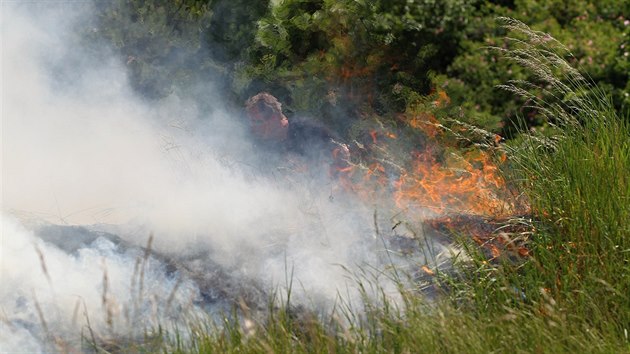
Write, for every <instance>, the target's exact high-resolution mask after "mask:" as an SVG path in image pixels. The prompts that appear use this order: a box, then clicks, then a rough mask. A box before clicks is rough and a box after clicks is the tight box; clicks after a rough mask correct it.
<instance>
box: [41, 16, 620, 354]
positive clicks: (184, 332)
mask: <svg viewBox="0 0 630 354" xmlns="http://www.w3.org/2000/svg"><path fill="white" fill-rule="evenodd" d="M504 21H505V24H506V27H507V28H508V29H510V30H512V31H515V32H516V34H517V35H518V36H519V37H518V38H519V39H518V40H516V39H514V40H511V42H512V43H515V45H516V47H515V48H514V49H512V50H511V51H508V52H506V56H507V57H508V58H512V59H515V60H517V61H518V62H521V63H522V64H524V65H525V66H526V67H532V68H534V69H535V71H536V73H538V74H539V78H538V79H539V80H540V82H541V83H542V84H543V85H544V86H545V87H547V89H548V91H549V92H550V93H553V95H555V96H553V95H552V98H551V99H552V100H553V101H537V98H536V97H530V98H531V99H532V104H533V105H534V106H535V108H537V109H538V110H539V111H540V112H543V114H545V115H546V116H547V118H548V119H549V122H550V125H553V131H555V132H556V134H555V135H554V136H551V137H549V136H546V137H544V136H535V135H532V134H527V133H526V132H523V135H522V137H521V138H520V140H516V141H514V142H511V143H510V145H509V146H507V147H506V148H505V150H506V154H507V156H508V161H509V162H508V163H509V164H510V165H509V166H510V169H505V168H498V164H497V162H496V161H494V160H492V159H491V155H488V154H485V153H481V152H478V153H470V154H468V153H463V154H459V155H451V156H456V158H452V159H448V158H447V159H438V158H436V156H437V155H436V154H434V153H433V152H432V151H430V150H428V149H425V150H424V151H422V153H415V154H411V156H406V157H405V159H402V160H400V159H399V160H394V159H391V158H389V157H391V155H392V154H391V150H390V149H385V148H383V147H382V146H381V145H380V144H381V142H379V139H389V140H385V141H390V140H391V141H393V140H396V139H400V137H399V136H398V134H395V133H393V132H385V133H384V134H383V133H382V132H381V134H379V133H378V132H376V133H374V134H371V135H370V138H371V139H372V142H373V145H374V149H375V151H377V152H380V153H381V155H377V156H380V158H377V159H373V160H372V161H370V162H369V163H361V164H359V163H357V164H354V165H352V166H351V167H350V168H349V169H348V170H345V171H342V172H344V173H345V175H344V177H345V178H346V179H345V180H343V181H342V183H345V185H346V187H347V188H349V190H351V191H353V192H356V193H357V194H359V195H361V194H364V197H365V198H370V197H373V195H372V194H370V193H389V195H390V196H391V199H390V201H391V206H392V207H397V208H400V209H404V210H406V211H407V213H408V217H413V216H414V215H420V214H421V215H422V217H423V218H427V216H428V219H427V221H426V223H425V225H428V226H432V227H433V229H436V230H437V231H443V232H444V233H446V234H448V235H450V236H451V237H453V238H454V239H455V240H454V242H455V243H457V244H458V245H459V246H460V247H461V248H462V249H463V250H464V252H463V253H462V254H461V255H453V268H452V271H449V272H445V271H443V270H441V269H439V268H438V269H431V268H428V267H427V266H426V265H423V264H418V265H417V268H418V269H417V270H418V271H419V272H422V273H423V274H424V278H423V280H426V279H428V280H426V281H427V282H428V283H429V284H430V286H431V287H432V289H435V293H436V294H438V295H439V296H437V297H435V298H433V299H429V298H428V297H427V296H424V295H425V294H426V293H423V292H422V291H421V290H420V289H419V286H417V284H418V282H417V281H418V278H417V277H415V275H414V274H413V273H412V272H407V271H406V270H398V269H395V268H392V269H390V270H389V271H388V272H387V274H384V276H387V277H389V278H390V279H394V280H395V281H396V284H397V285H398V288H397V293H396V294H395V295H396V296H395V297H396V299H398V300H397V301H393V300H392V296H391V295H392V294H391V293H388V292H387V291H386V290H384V289H383V288H382V287H381V284H379V282H378V277H375V276H372V275H373V274H372V272H371V270H370V269H363V270H364V273H363V274H360V275H359V276H354V275H350V276H351V277H353V280H354V282H355V283H356V284H357V286H358V288H359V289H361V294H362V295H363V296H362V298H361V300H362V301H361V302H360V303H350V302H347V301H346V300H342V299H341V297H340V299H339V300H338V302H337V303H336V305H335V306H334V308H333V309H331V310H329V311H328V312H326V313H317V312H315V311H311V310H308V309H305V308H300V307H297V306H295V305H294V304H293V303H292V301H291V297H290V294H291V286H292V285H290V284H292V279H291V281H287V283H288V284H287V289H286V292H284V294H286V296H285V297H284V298H280V297H279V295H278V294H271V295H270V299H269V305H268V311H267V312H266V313H265V316H264V317H262V318H257V319H254V318H252V317H249V316H248V310H247V307H246V306H240V307H239V306H236V307H235V312H234V313H233V314H225V315H224V316H223V318H222V320H223V322H221V323H216V322H213V321H211V320H209V319H201V320H199V319H197V320H193V321H191V322H189V324H188V327H186V328H180V329H179V330H178V331H173V332H170V333H165V332H163V331H162V329H161V328H159V327H158V328H156V329H154V330H147V335H146V337H147V338H150V339H151V341H150V344H147V345H146V346H145V345H144V344H143V343H134V344H133V345H107V346H105V345H103V344H99V343H94V342H96V340H94V339H92V340H91V339H90V338H87V339H86V340H87V341H88V342H90V341H92V344H93V345H94V350H95V351H97V352H99V351H106V350H107V351H121V352H129V351H130V350H134V351H135V350H137V351H158V350H159V351H164V352H177V353H188V352H198V353H212V352H353V353H354V352H398V353H406V352H419V351H420V352H430V353H432V352H444V353H462V352H466V353H488V352H508V351H509V352H524V353H529V352H554V353H556V352H601V353H612V352H628V351H630V341H629V338H628V335H629V333H628V332H629V331H630V296H629V295H628V294H630V222H629V220H630V179H629V178H630V177H629V176H630V126H629V125H628V121H629V119H628V117H627V116H626V117H620V116H619V115H618V113H617V112H616V111H615V110H614V109H613V108H612V106H611V104H610V103H609V101H608V100H607V99H606V98H605V95H603V94H601V95H595V96H585V95H582V92H583V90H582V88H583V87H584V86H583V85H586V84H587V83H588V81H587V80H586V79H583V78H582V77H581V76H579V75H578V74H577V73H576V72H575V71H574V70H572V69H568V68H567V67H565V66H564V64H563V62H562V61H561V60H560V58H561V56H560V54H558V53H560V52H561V51H562V50H564V49H563V48H562V47H561V46H556V43H555V42H554V41H553V39H551V38H550V37H549V36H548V35H546V34H541V33H537V32H534V31H532V30H530V29H529V28H527V27H526V26H524V25H522V24H520V23H518V22H515V21H512V20H504ZM564 54H567V53H564ZM534 63H535V64H536V65H533V64H534ZM563 70H564V71H563ZM554 75H560V77H559V78H557V77H556V76H554ZM519 84H520V83H512V84H511V86H507V88H508V89H510V90H511V91H513V92H516V93H525V94H526V91H523V90H522V88H521V87H520V86H518V85H519ZM440 104H447V103H446V101H444V103H440ZM410 125H411V127H412V128H417V127H418V126H419V125H417V122H416V123H413V124H410ZM414 125H416V126H414ZM428 126H431V127H432V129H433V128H440V127H438V126H437V123H436V122H433V124H429V125H428ZM440 129H441V128H440ZM431 132H432V133H431V134H427V135H428V136H429V137H430V138H433V137H435V136H437V135H438V134H439V130H431ZM442 153H444V152H443V151H442ZM438 160H439V161H438ZM500 160H501V159H499V161H500ZM392 171H393V172H392ZM392 174H393V175H394V176H396V178H393V180H394V181H395V183H391V182H390V181H392V178H391V177H392ZM508 182H509V183H508ZM508 184H513V185H515V186H518V187H519V188H520V190H522V191H523V192H524V193H525V195H526V197H527V200H528V203H527V206H526V208H525V210H526V212H525V213H524V212H523V209H522V207H523V204H519V203H520V202H513V199H511V198H512V197H513V195H512V194H510V193H509V192H510V188H507V186H508ZM366 186H367V187H370V188H365V187H366ZM372 187H374V188H372ZM453 188H455V189H453ZM414 210H422V212H420V213H419V214H414ZM426 210H428V212H426ZM422 213H424V214H422ZM375 219H376V218H375ZM375 224H376V222H375ZM375 228H376V229H377V234H378V227H375ZM480 245H481V246H482V247H479V246H480ZM147 248H149V247H147ZM508 252H512V253H514V254H515V255H516V256H517V258H511V257H501V255H502V254H504V253H508ZM42 263H43V262H42ZM44 269H45V268H44ZM381 275H383V274H379V276H381ZM289 277H290V276H289ZM407 277H409V278H410V279H411V281H409V280H410V279H408V278H407ZM103 283H104V284H107V278H106V276H104V279H103ZM410 284H412V286H409V285H410ZM414 284H415V285H416V286H413V285H414ZM139 288H140V289H142V285H139ZM374 289H376V291H375V293H377V294H379V296H376V297H373V296H368V294H371V293H372V292H373V291H372V290H374ZM139 294H142V290H140V291H139ZM106 295H107V292H106V290H105V288H104V290H103V299H104V300H103V302H104V304H105V303H106V302H107V297H106ZM279 303H280V305H278V304H279ZM236 319H238V320H236ZM92 338H94V337H92Z"/></svg>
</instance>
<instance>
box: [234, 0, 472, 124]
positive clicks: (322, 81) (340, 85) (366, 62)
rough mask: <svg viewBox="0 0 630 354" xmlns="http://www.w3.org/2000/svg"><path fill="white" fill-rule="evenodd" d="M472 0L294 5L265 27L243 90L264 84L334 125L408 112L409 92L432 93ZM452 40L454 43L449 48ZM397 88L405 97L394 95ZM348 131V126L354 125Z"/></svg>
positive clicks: (284, 5)
mask: <svg viewBox="0 0 630 354" xmlns="http://www.w3.org/2000/svg"><path fill="white" fill-rule="evenodd" d="M472 4H473V2H472V1H469V0H449V1H438V2H436V1H429V0H426V1H417V2H414V3H413V4H411V3H408V2H407V1H401V0H395V1H392V0H389V1H384V0H383V1H349V0H348V1H325V0H312V1H303V0H287V1H282V2H280V3H279V4H277V5H276V6H274V7H273V10H272V12H271V13H270V15H269V16H266V17H263V18H262V19H261V21H260V22H259V29H258V33H257V37H256V39H257V46H258V49H257V50H256V51H255V52H256V53H257V55H258V56H257V58H256V60H255V61H254V62H253V63H252V65H250V66H247V67H244V68H242V70H243V74H242V75H241V76H240V77H242V78H249V79H250V80H251V81H254V85H253V86H254V88H252V87H251V85H249V84H250V83H249V82H243V81H241V82H240V84H239V86H238V88H240V89H243V90H248V93H251V92H253V91H256V90H259V88H260V87H261V86H262V87H268V88H271V89H272V91H273V93H274V94H276V95H277V96H279V97H280V98H281V99H282V100H283V101H285V102H287V106H288V107H289V108H291V109H294V110H299V111H309V112H311V113H312V114H314V115H315V116H317V117H320V118H321V119H322V120H324V121H326V122H328V123H330V124H332V125H333V126H336V127H339V128H344V125H346V124H347V123H343V124H342V122H339V121H338V120H340V119H344V120H347V119H352V118H357V117H361V116H363V115H364V114H365V113H366V112H372V111H375V112H378V113H386V112H392V111H399V112H400V111H404V110H405V105H406V104H407V101H406V100H407V99H408V98H407V97H405V96H401V95H400V93H401V92H403V90H394V87H404V88H408V90H406V91H405V92H410V93H412V96H413V95H414V94H413V92H419V93H424V94H426V93H428V92H429V91H430V90H431V83H430V79H429V77H430V73H431V72H432V71H440V70H442V71H443V70H444V69H445V68H446V65H447V64H448V62H449V60H450V59H449V58H452V57H454V56H455V54H456V53H457V45H456V43H457V41H458V40H459V39H460V38H461V36H462V33H463V29H465V28H466V26H467V22H468V17H469V16H470V13H471V12H472V10H473V6H472ZM444 43H452V44H453V45H448V46H445V45H443V44H444ZM394 91H397V92H398V93H392V92H394ZM346 128H347V126H346Z"/></svg>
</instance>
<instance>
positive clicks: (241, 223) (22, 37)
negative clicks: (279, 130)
mask: <svg viewBox="0 0 630 354" xmlns="http://www.w3.org/2000/svg"><path fill="white" fill-rule="evenodd" d="M72 4H74V3H62V4H61V5H60V4H54V3H48V2H42V3H34V4H29V5H18V4H12V3H6V2H3V3H2V12H3V14H2V48H3V55H2V58H3V59H2V60H3V61H2V90H3V92H2V213H3V217H2V222H3V225H2V240H1V243H0V246H1V247H2V248H1V249H0V257H1V267H0V271H1V273H0V278H1V279H0V281H1V283H2V287H1V289H0V308H1V310H2V315H1V316H2V317H3V318H2V321H1V323H2V326H3V327H2V328H3V330H2V331H1V332H2V336H1V337H0V349H1V350H3V351H4V350H12V349H15V348H19V349H20V350H33V351H41V350H42V349H44V348H43V347H42V341H43V339H44V337H45V336H46V333H44V332H45V331H44V329H43V328H42V326H43V324H42V322H43V320H45V321H46V322H47V323H48V327H49V330H50V328H55V329H57V330H59V329H64V328H65V329H66V330H65V331H66V332H72V331H73V330H74V331H75V334H76V333H79V332H80V330H77V328H84V326H85V319H86V318H90V319H91V320H92V321H93V323H92V325H93V326H94V327H95V328H96V329H102V328H105V329H107V328H109V329H110V330H111V328H110V327H111V326H112V325H111V324H108V323H107V322H108V321H107V318H106V317H107V316H106V313H105V312H106V311H105V310H106V309H104V307H106V306H105V305H103V300H102V298H103V287H104V286H105V285H104V284H105V283H107V284H108V292H107V293H108V295H107V296H109V297H110V298H109V299H110V300H111V301H112V302H115V303H116V304H118V305H117V307H116V306H115V309H116V311H113V312H116V314H117V315H118V316H119V317H120V318H123V317H124V316H123V315H122V313H123V312H124V311H125V309H129V308H130V306H131V305H129V303H133V291H134V289H132V287H131V285H130V284H131V279H132V278H133V277H134V274H135V273H137V265H136V263H137V260H138V259H139V258H142V256H141V255H139V254H138V251H136V252H135V253H134V252H133V251H128V250H126V249H123V248H122V247H121V246H119V245H115V244H112V243H111V241H108V240H107V239H106V238H103V239H100V241H99V240H96V241H93V242H91V243H89V244H86V245H83V246H82V247H80V248H78V250H75V252H74V253H69V252H67V251H64V250H63V247H61V246H60V245H58V244H57V245H55V244H52V243H50V242H44V241H42V240H41V239H39V238H38V237H37V235H36V234H34V231H31V230H29V229H27V228H25V227H24V226H22V225H20V223H21V221H18V220H32V219H38V220H45V221H46V222H50V223H54V224H59V225H91V226H90V227H91V230H99V229H102V230H105V229H107V230H116V231H117V233H118V234H119V235H120V236H121V237H122V238H124V239H125V240H126V242H128V243H129V244H131V245H138V246H142V245H143V244H144V243H145V242H146V240H147V238H148V237H149V234H153V235H154V236H155V242H154V248H155V249H156V250H157V251H159V252H162V253H164V254H168V255H171V256H173V255H182V256H185V255H186V254H193V253H195V252H199V251H200V250H205V251H207V254H208V255H210V256H211V257H212V261H213V262H216V263H217V264H219V265H221V266H222V267H224V268H225V269H227V270H229V272H231V273H234V274H238V275H239V276H243V277H244V278H250V279H257V280H259V281H261V282H262V283H263V284H265V285H266V286H268V287H269V288H272V287H274V286H282V285H286V284H285V282H286V279H287V277H288V274H287V272H289V273H291V274H292V275H293V277H294V279H295V284H294V287H295V288H296V289H294V290H296V291H298V293H301V294H302V295H301V296H302V301H304V302H308V301H310V300H313V299H321V298H324V299H330V300H333V299H335V297H336V296H337V295H338V292H339V291H342V292H345V289H346V288H347V287H353V284H351V283H350V284H349V282H348V277H347V273H346V272H345V271H344V269H343V268H342V267H341V266H340V265H343V266H345V267H348V268H349V269H356V267H357V266H363V265H365V264H372V265H376V266H378V265H382V261H383V250H382V249H380V248H379V247H378V245H379V243H378V242H375V241H374V240H373V234H374V230H373V227H372V225H373V222H372V211H371V210H370V209H369V208H366V207H364V206H362V205H361V203H358V202H356V201H353V200H352V199H349V200H346V198H344V197H343V196H342V195H339V194H337V193H338V192H337V191H336V189H335V186H334V185H332V184H327V183H321V182H319V181H318V183H315V184H309V183H310V182H311V181H310V180H308V179H307V178H305V179H304V180H300V177H299V176H297V177H296V176H294V175H292V176H289V177H286V176H280V177H274V178H268V177H265V176H258V175H256V173H253V174H252V172H251V171H252V168H253V170H254V171H255V167H256V166H253V167H252V165H251V162H252V159H251V156H252V154H254V152H255V148H254V147H253V146H252V144H251V143H250V142H248V141H247V140H246V138H245V137H246V134H245V133H244V131H243V127H241V126H240V125H239V123H238V120H237V119H236V118H235V117H233V116H230V115H229V114H228V113H226V112H222V111H220V110H217V111H216V112H215V113H212V115H211V116H207V115H206V114H205V113H204V112H199V111H198V110H197V108H196V106H195V104H194V102H191V101H189V100H186V99H184V98H180V97H177V96H175V95H173V96H171V97H168V98H167V99H164V100H162V101H160V102H154V103H152V104H150V105H149V104H147V103H145V102H144V101H142V100H141V99H139V98H137V97H136V96H135V94H134V93H133V91H132V90H131V89H130V88H129V85H128V82H127V78H126V75H125V63H124V62H120V61H118V60H116V59H113V56H112V57H110V58H96V57H94V56H91V55H89V54H88V53H86V52H84V51H83V50H82V48H81V47H79V46H76V45H74V44H72V43H77V42H76V41H73V40H72V38H73V37H72V36H71V31H70V30H69V29H70V28H71V24H72V23H73V21H75V20H78V19H81V20H85V19H86V18H89V13H87V12H85V8H86V7H87V8H89V6H86V5H85V4H84V3H78V4H81V5H76V8H75V6H73V5H72ZM79 7H80V8H81V9H77V8H79ZM78 10H80V11H78ZM68 65H72V67H69V66H68ZM60 68H61V69H60ZM69 72H71V73H72V75H70V76H67V77H64V76H63V75H61V76H60V73H61V74H63V73H69ZM210 85H211V83H209V86H210ZM208 92H213V90H212V89H209V90H208ZM208 99H209V100H215V101H216V102H217V106H219V102H220V98H219V97H212V96H209V97H208ZM295 178H297V181H296V180H295ZM302 182H304V183H302ZM313 185H315V186H316V187H313ZM331 191H332V192H331ZM331 193H332V194H334V195H333V196H334V197H335V198H334V201H332V202H331V201H330V199H331V198H329V197H330V196H331ZM26 225H28V223H27V224H26ZM112 225H115V226H112ZM375 245H376V246H375ZM44 268H45V270H44ZM104 274H107V281H105V280H104ZM146 276H147V280H146V281H147V289H148V290H147V294H159V296H158V295H156V296H158V297H159V298H160V299H159V301H158V300H156V301H157V302H161V303H164V302H166V300H165V299H166V298H167V297H168V294H169V293H170V292H171V291H172V289H173V288H174V287H175V284H174V282H175V280H174V279H172V277H171V276H169V275H168V274H167V272H166V271H165V270H164V269H162V268H160V267H157V266H156V267H155V268H154V269H153V270H152V271H147V275H146ZM198 292H199V290H198V289H195V288H194V285H193V282H192V281H190V280H186V284H185V285H182V286H181V287H180V288H179V290H178V292H177V299H176V301H175V302H176V303H177V305H173V306H180V307H182V306H186V304H192V303H193V302H195V301H197V300H198V299H197V300H195V298H196V297H198V296H199V294H198ZM299 298H300V296H299V295H298V301H300V300H299ZM313 301H315V300H313ZM197 302H198V301H197ZM77 303H79V304H80V307H79V308H80V311H79V314H80V315H79V316H78V318H77V314H76V313H77V312H76V311H77V310H76V308H77ZM37 304H39V305H37ZM37 306H40V310H41V312H42V313H43V318H41V317H42V316H41V315H40V314H39V313H38V310H37ZM108 306H109V305H108ZM191 306H192V305H191ZM191 308H192V307H191ZM84 309H85V310H84ZM81 314H82V315H81ZM116 321H119V320H116ZM158 321H159V320H158ZM53 323H54V326H53ZM149 324H150V322H149ZM73 326H74V327H73ZM113 326H114V327H115V328H120V327H121V325H120V324H114V325H113Z"/></svg>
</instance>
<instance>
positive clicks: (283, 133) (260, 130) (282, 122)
mask: <svg viewBox="0 0 630 354" xmlns="http://www.w3.org/2000/svg"><path fill="white" fill-rule="evenodd" d="M245 107H246V112H247V116H248V120H249V127H250V131H251V133H252V135H253V136H254V139H255V140H256V145H257V146H258V147H260V148H261V149H264V150H266V151H267V152H272V153H277V154H279V155H282V156H284V157H286V158H288V159H289V160H292V162H295V160H300V161H299V164H301V165H302V166H300V168H301V169H306V170H310V169H313V168H315V169H321V168H322V167H325V166H326V165H327V172H328V174H329V176H331V177H333V176H336V175H337V174H338V173H339V171H341V170H343V168H345V167H346V165H347V159H348V154H349V152H348V148H347V147H346V146H345V145H343V144H341V143H339V139H338V138H337V136H336V135H335V134H334V133H332V132H331V131H330V130H329V129H327V128H326V127H324V126H323V125H320V124H318V123H316V122H314V121H312V120H308V119H305V118H300V119H292V120H291V121H289V119H288V118H287V117H286V116H285V115H284V114H283V113H282V104H281V103H280V102H279V101H278V100H277V99H276V98H275V97H274V96H272V95H271V94H269V93H267V92H261V93H259V94H257V95H255V96H252V97H251V98H249V99H248V100H247V102H246V103H245Z"/></svg>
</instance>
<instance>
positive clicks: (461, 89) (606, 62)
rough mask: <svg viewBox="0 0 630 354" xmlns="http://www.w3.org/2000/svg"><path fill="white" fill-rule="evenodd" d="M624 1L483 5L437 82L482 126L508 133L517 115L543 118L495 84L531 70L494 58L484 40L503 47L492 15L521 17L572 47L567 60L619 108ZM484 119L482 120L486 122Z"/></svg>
mask: <svg viewBox="0 0 630 354" xmlns="http://www.w3.org/2000/svg"><path fill="white" fill-rule="evenodd" d="M629 6H630V5H629V3H628V2H627V1H626V2H624V1H584V0H575V1H544V2H543V1H534V0H520V1H518V0H517V1H515V2H514V4H513V5H512V6H510V7H503V6H496V5H484V6H482V7H481V8H480V13H479V14H480V16H478V17H475V19H474V21H472V25H471V28H472V29H471V36H470V37H469V38H468V39H467V40H465V41H464V42H463V43H462V46H463V47H464V50H463V51H462V54H461V55H459V56H458V57H457V58H455V59H454V61H453V63H452V65H451V66H450V67H449V69H448V71H447V75H446V76H440V77H438V79H437V80H436V85H443V86H445V89H446V90H447V92H448V93H449V95H452V96H453V102H454V103H455V104H458V105H462V106H463V108H464V111H465V114H464V116H465V117H470V119H471V121H472V122H473V123H481V124H483V125H482V126H483V127H485V128H487V129H493V130H495V131H497V132H502V133H503V134H505V135H507V136H510V137H511V136H513V135H514V134H515V133H516V132H517V131H518V129H517V119H516V117H517V115H522V116H524V117H525V119H526V121H527V124H528V125H529V126H538V125H541V124H543V123H544V122H543V121H541V120H540V119H538V118H537V115H536V112H534V111H532V110H531V109H529V108H527V107H524V106H527V105H528V104H527V102H526V101H525V100H522V99H518V98H517V99H514V98H513V97H510V96H509V95H508V94H506V93H505V92H500V91H497V90H496V88H495V86H496V85H498V84H501V83H503V82H506V81H507V80H531V79H532V77H531V75H529V74H527V73H525V72H524V71H523V70H522V68H520V67H519V66H518V65H514V64H513V63H509V62H504V61H501V60H500V56H498V55H497V53H495V52H492V51H488V50H487V47H488V46H499V47H504V46H506V45H507V43H505V41H504V39H503V36H504V32H503V30H501V29H500V28H497V26H496V25H495V24H493V18H494V17H496V16H510V17H514V18H516V19H519V20H521V21H524V22H527V23H528V24H530V25H531V27H532V28H533V29H535V30H539V31H544V32H548V33H554V36H555V37H556V38H557V39H558V40H559V41H561V42H562V43H564V44H565V45H566V47H567V48H568V49H569V50H570V51H571V52H572V54H573V55H572V57H571V58H570V61H571V64H572V65H576V66H579V68H580V70H581V71H583V72H584V73H585V74H586V75H587V76H588V77H590V78H592V80H593V81H595V82H596V83H597V84H598V85H600V86H601V87H605V88H606V89H607V90H608V91H609V92H610V93H611V95H612V98H613V102H614V107H615V108H616V109H617V110H619V111H621V110H622V109H624V108H623V107H626V108H625V109H627V108H628V107H630V106H628V104H629V103H630V97H628V92H629V91H630V90H629V88H630V86H629V85H630V81H629V77H628V73H629V72H630V57H629V56H628V54H627V52H628V40H629V36H630V22H628V21H629V20H628V18H627V14H628V13H630V12H629V11H630V8H629ZM486 124H488V125H486Z"/></svg>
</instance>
